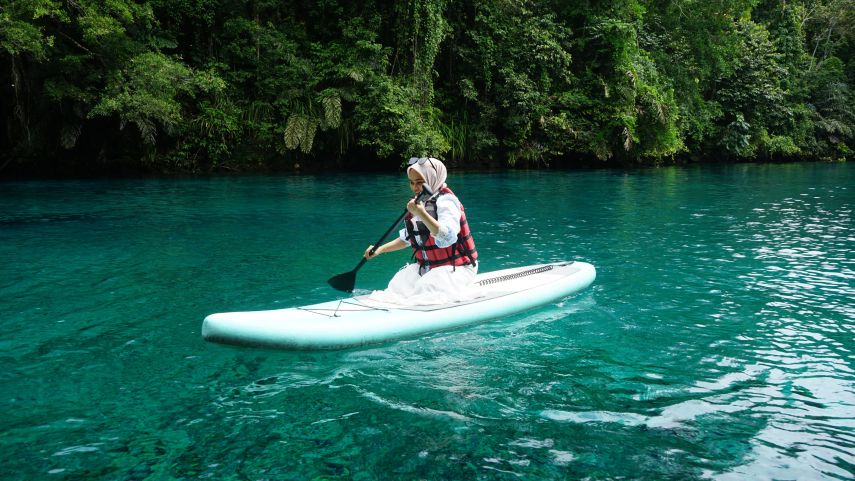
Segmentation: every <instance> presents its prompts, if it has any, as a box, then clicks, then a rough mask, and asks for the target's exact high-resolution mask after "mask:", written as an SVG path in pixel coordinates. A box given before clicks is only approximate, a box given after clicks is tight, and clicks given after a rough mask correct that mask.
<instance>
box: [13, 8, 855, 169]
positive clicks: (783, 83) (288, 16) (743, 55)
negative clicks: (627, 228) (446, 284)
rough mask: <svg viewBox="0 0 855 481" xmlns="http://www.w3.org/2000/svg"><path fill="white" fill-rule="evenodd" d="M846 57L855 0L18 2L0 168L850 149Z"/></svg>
mask: <svg viewBox="0 0 855 481" xmlns="http://www.w3.org/2000/svg"><path fill="white" fill-rule="evenodd" d="M853 52H855V0H815V1H814V0H792V1H786V2H784V1H773V0H670V1H669V0H664V1H652V0H615V1H596V0H587V1H586V0H582V1H579V2H558V1H555V0H547V1H545V2H528V1H493V2H474V1H464V2H451V1H446V0H406V1H399V2H382V1H373V2H371V1H369V2H349V1H342V0H318V1H314V2H312V1H299V0H292V1H287V0H249V1H239V0H147V1H137V0H75V1H73V2H71V1H68V2H66V1H61V0H4V2H3V3H2V5H0V55H1V56H2V63H0V77H2V89H3V95H2V101H0V111H1V112H0V113H2V115H3V118H4V122H5V125H6V129H5V131H4V132H3V136H2V140H0V147H2V151H0V152H2V154H0V155H2V157H0V168H3V167H8V166H10V165H11V166H13V167H16V168H18V169H19V170H20V169H24V170H26V169H28V168H29V169H33V170H39V169H40V170H42V171H49V170H50V169H53V168H61V167H64V168H71V169H91V168H104V167H107V168H109V167H110V166H115V165H132V166H137V167H139V166H143V167H146V166H148V167H149V168H151V169H153V170H157V171H163V170H182V171H207V170H212V169H214V170H216V169H238V170H244V169H254V168H258V167H263V166H270V165H273V166H291V165H293V164H295V163H301V164H303V165H317V166H320V165H324V164H326V165H328V164H329V163H330V162H335V163H338V164H344V165H367V164H378V163H379V164H384V165H385V164H388V165H395V164H397V163H399V162H400V159H401V158H405V157H409V156H411V155H425V154H431V155H435V156H438V157H442V158H445V159H447V160H449V161H451V162H452V163H454V164H456V165H463V166H466V165H471V166H477V165H484V164H485V163H490V164H493V165H496V164H499V165H501V164H505V163H507V164H511V165H513V164H518V165H546V164H549V163H550V162H554V161H558V160H560V161H561V162H563V163H564V164H566V165H573V164H574V163H590V162H612V163H663V162H674V161H685V160H694V159H712V160H734V159H737V160H767V159H787V158H811V159H823V160H835V159H846V158H851V157H852V155H853V154H852V149H853V147H855V100H853V95H855V94H853V93H852V91H851V86H853V85H855V58H853ZM69 166H70V167H69Z"/></svg>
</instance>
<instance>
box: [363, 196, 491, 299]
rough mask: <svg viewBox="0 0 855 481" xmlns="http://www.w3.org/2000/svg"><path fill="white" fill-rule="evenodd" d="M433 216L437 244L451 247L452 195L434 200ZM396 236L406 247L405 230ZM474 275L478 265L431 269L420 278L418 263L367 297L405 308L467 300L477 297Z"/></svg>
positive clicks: (455, 206)
mask: <svg viewBox="0 0 855 481" xmlns="http://www.w3.org/2000/svg"><path fill="white" fill-rule="evenodd" d="M436 213H437V223H438V224H439V232H437V235H436V236H433V237H434V240H435V241H436V245H437V246H438V247H450V246H451V245H452V244H454V243H455V242H456V241H457V234H459V233H460V215H461V206H460V201H459V200H458V199H457V197H455V196H454V195H452V194H445V195H441V196H439V197H437V200H436ZM420 220H421V218H420V217H418V216H414V217H413V219H412V222H416V221H420ZM398 237H399V238H400V239H401V240H402V241H404V242H406V243H408V244H409V242H410V241H409V240H408V239H407V230H406V229H401V230H400V231H399V232H398ZM477 273H478V267H477V266H471V265H467V266H457V267H454V266H440V267H433V268H431V269H430V270H429V271H428V272H426V273H425V274H423V275H419V264H418V263H414V264H409V265H407V266H405V267H404V268H403V269H401V270H399V271H398V273H397V274H395V276H394V277H392V280H391V281H389V286H388V287H387V288H386V289H385V290H382V291H374V292H372V293H371V294H370V295H369V296H368V298H369V299H370V300H373V301H377V302H382V303H387V304H399V305H408V306H422V305H430V304H447V303H451V302H462V301H467V300H470V299H473V298H475V297H478V296H479V289H477V288H476V286H475V285H473V284H472V281H473V279H474V278H475V275H476V274H477Z"/></svg>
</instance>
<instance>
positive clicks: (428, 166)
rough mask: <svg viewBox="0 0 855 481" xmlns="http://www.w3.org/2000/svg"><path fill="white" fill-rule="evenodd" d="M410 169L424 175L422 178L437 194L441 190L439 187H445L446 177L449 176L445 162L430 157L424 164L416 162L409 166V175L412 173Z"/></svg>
mask: <svg viewBox="0 0 855 481" xmlns="http://www.w3.org/2000/svg"><path fill="white" fill-rule="evenodd" d="M410 169H412V170H415V171H416V172H418V173H419V175H421V176H422V179H424V180H425V184H426V185H427V186H428V188H429V189H430V191H431V192H432V193H434V194H436V193H437V192H439V189H442V188H443V187H445V179H446V178H448V170H447V169H446V168H445V164H443V163H442V161H441V160H438V159H434V158H433V157H429V158H428V160H427V162H425V163H424V164H419V163H418V162H416V163H415V164H413V165H411V166H409V167H407V174H408V175H409V173H410Z"/></svg>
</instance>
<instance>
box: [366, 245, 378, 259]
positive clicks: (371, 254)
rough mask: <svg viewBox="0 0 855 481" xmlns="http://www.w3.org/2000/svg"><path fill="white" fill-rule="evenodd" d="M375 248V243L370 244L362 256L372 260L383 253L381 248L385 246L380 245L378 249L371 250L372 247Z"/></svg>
mask: <svg viewBox="0 0 855 481" xmlns="http://www.w3.org/2000/svg"><path fill="white" fill-rule="evenodd" d="M373 248H374V245H373V244H372V245H370V246H368V248H367V249H365V254H363V256H362V257H364V258H366V259H368V260H371V259H373V258H375V257H377V256H379V255H380V254H381V252H380V249H382V248H383V246H380V247H378V248H377V250H376V251H374V252H371V249H373Z"/></svg>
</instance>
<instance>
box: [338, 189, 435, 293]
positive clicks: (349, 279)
mask: <svg viewBox="0 0 855 481" xmlns="http://www.w3.org/2000/svg"><path fill="white" fill-rule="evenodd" d="M423 195H428V196H429V195H431V191H430V189H428V188H427V187H425V186H423V187H422V191H421V192H420V193H419V195H417V196H416V202H418V201H419V199H421V197H422V196H423ZM406 215H407V210H406V209H404V213H403V214H401V217H398V220H396V221H395V223H394V224H392V225H391V226H389V229H387V230H386V232H384V233H383V235H382V236H381V237H380V239H379V240H378V241H377V242H375V243H374V246H373V247H372V248H371V250H370V251H369V255H374V253H375V252H376V251H377V249H378V248H379V247H380V244H382V243H383V241H384V240H386V237H388V236H389V234H390V233H391V232H392V230H393V229H395V227H397V226H398V224H400V223H401V221H402V220H404V217H405V216H406ZM367 260H368V259H367V258H365V256H363V257H362V260H360V261H359V264H356V267H354V268H353V270H352V271H349V272H345V273H343V274H339V275H337V276H333V277H330V279H329V280H328V281H327V282H328V283H329V285H330V286H332V287H333V288H334V289H338V290H340V291H347V292H350V291H352V290H353V286H354V285H355V284H356V271H358V270H359V268H360V267H362V265H363V264H365V261H367Z"/></svg>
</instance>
